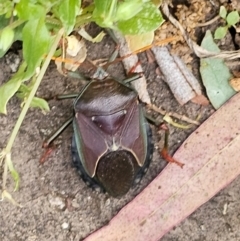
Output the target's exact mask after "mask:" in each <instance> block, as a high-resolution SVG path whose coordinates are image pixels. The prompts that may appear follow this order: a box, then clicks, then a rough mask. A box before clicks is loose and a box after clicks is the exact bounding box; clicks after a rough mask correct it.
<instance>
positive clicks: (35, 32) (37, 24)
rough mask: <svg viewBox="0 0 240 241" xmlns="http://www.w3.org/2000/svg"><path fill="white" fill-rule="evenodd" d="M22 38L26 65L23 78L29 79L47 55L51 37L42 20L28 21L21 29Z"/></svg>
mask: <svg viewBox="0 0 240 241" xmlns="http://www.w3.org/2000/svg"><path fill="white" fill-rule="evenodd" d="M22 37H23V57H24V60H25V61H26V62H27V65H28V67H27V71H26V75H25V78H26V79H29V78H30V77H31V76H32V75H33V74H34V73H35V71H36V68H37V67H39V65H40V63H41V61H42V59H43V57H44V55H45V54H47V51H48V48H49V44H50V40H51V37H50V35H49V32H48V30H47V27H46V25H45V23H44V19H43V18H40V19H34V20H31V21H28V22H27V23H26V25H25V26H24V28H23V33H22Z"/></svg>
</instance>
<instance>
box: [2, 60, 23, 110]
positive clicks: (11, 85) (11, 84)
mask: <svg viewBox="0 0 240 241" xmlns="http://www.w3.org/2000/svg"><path fill="white" fill-rule="evenodd" d="M25 68H26V63H23V64H22V65H21V66H20V68H19V70H18V72H17V73H16V74H15V75H14V76H13V77H12V78H11V79H10V80H9V81H8V82H6V83H5V84H3V85H2V86H0V112H1V113H3V114H7V103H8V101H9V100H10V98H11V97H12V96H13V95H14V94H15V93H16V92H17V91H18V89H19V87H20V85H21V82H22V80H23V78H24V70H25Z"/></svg>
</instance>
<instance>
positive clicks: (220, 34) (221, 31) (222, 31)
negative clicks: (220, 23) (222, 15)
mask: <svg viewBox="0 0 240 241" xmlns="http://www.w3.org/2000/svg"><path fill="white" fill-rule="evenodd" d="M227 31H228V26H224V27H218V28H217V29H216V31H215V33H214V38H215V39H222V38H224V37H225V36H226V34H227Z"/></svg>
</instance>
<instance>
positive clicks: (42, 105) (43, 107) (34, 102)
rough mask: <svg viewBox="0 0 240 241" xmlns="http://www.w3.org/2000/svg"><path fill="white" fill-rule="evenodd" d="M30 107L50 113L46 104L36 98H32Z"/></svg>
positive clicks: (44, 101)
mask: <svg viewBox="0 0 240 241" xmlns="http://www.w3.org/2000/svg"><path fill="white" fill-rule="evenodd" d="M31 107H34V108H36V107H38V108H40V109H41V110H43V111H50V108H49V105H48V102H47V101H46V100H44V99H42V98H38V97H33V99H32V102H31Z"/></svg>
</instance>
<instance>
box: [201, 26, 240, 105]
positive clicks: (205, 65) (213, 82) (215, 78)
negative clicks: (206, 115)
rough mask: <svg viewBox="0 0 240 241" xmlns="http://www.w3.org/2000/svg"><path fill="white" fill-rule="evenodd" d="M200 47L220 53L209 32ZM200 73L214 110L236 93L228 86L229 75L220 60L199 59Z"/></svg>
mask: <svg viewBox="0 0 240 241" xmlns="http://www.w3.org/2000/svg"><path fill="white" fill-rule="evenodd" d="M201 46H202V47H203V48H205V49H206V50H209V51H212V52H217V53H218V52H220V50H219V48H218V46H217V45H216V44H215V43H214V41H213V37H212V34H211V32H210V31H209V30H208V31H207V32H206V35H205V37H204V39H203V41H202V44H201ZM200 73H201V76H202V80H203V84H204V86H205V88H206V91H207V95H208V98H209V100H210V102H211V103H212V105H213V107H214V108H215V109H218V108H219V107H220V106H221V105H223V104H224V103H225V102H226V101H227V100H228V99H230V98H231V97H232V96H233V95H234V94H235V93H236V92H235V91H234V90H233V89H232V88H231V86H230V85H229V84H228V81H229V79H230V78H231V74H230V71H229V69H228V67H227V66H226V65H225V63H224V62H223V60H222V59H216V58H204V59H201V67H200Z"/></svg>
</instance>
